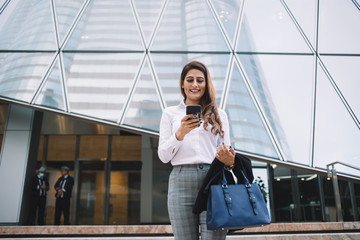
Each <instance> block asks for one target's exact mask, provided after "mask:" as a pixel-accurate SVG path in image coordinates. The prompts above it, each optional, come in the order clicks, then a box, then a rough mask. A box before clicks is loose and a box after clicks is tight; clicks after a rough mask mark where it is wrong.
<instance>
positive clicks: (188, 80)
mask: <svg viewBox="0 0 360 240" xmlns="http://www.w3.org/2000/svg"><path fill="white" fill-rule="evenodd" d="M186 81H187V82H193V81H194V79H187V80H186Z"/></svg>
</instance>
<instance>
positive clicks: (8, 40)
mask: <svg viewBox="0 0 360 240" xmlns="http://www.w3.org/2000/svg"><path fill="white" fill-rule="evenodd" d="M54 29H55V28H54V26H53V19H52V13H51V1H20V0H17V1H16V0H14V1H10V3H9V4H8V5H7V7H6V8H5V10H4V11H3V12H2V14H0V49H1V50H56V49H57V45H56V39H55V36H56V35H55V31H54Z"/></svg>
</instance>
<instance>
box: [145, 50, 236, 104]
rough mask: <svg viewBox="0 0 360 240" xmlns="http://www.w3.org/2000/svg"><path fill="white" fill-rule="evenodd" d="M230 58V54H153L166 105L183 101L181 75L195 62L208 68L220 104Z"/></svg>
mask: <svg viewBox="0 0 360 240" xmlns="http://www.w3.org/2000/svg"><path fill="white" fill-rule="evenodd" d="M229 57H230V55H229V54H155V53H153V54H151V58H152V60H153V63H154V68H155V71H156V74H157V77H158V79H159V82H160V86H161V89H162V93H163V95H164V99H165V101H166V105H167V106H174V105H178V104H179V102H180V101H181V100H182V99H183V97H182V95H181V93H180V88H179V84H180V79H179V78H180V74H181V71H182V68H183V66H184V65H185V64H187V63H188V62H191V61H194V60H196V61H200V62H202V63H204V64H205V65H206V66H207V67H208V69H209V72H210V76H211V79H212V81H213V85H214V87H215V89H216V102H217V104H219V103H220V99H221V95H222V92H223V88H224V83H225V78H226V70H227V67H228V63H229Z"/></svg>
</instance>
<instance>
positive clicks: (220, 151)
mask: <svg viewBox="0 0 360 240" xmlns="http://www.w3.org/2000/svg"><path fill="white" fill-rule="evenodd" d="M216 158H217V159H218V160H219V161H220V162H222V163H223V164H225V165H226V166H231V165H234V163H235V151H234V149H233V148H231V147H230V148H228V147H227V146H226V145H225V144H224V143H221V144H219V146H218V147H217V149H216Z"/></svg>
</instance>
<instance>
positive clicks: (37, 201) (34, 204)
mask: <svg viewBox="0 0 360 240" xmlns="http://www.w3.org/2000/svg"><path fill="white" fill-rule="evenodd" d="M45 205H46V197H45V196H31V202H30V212H29V219H28V224H29V225H33V224H34V222H35V218H36V211H37V210H38V209H39V212H38V218H37V224H38V225H45Z"/></svg>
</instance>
